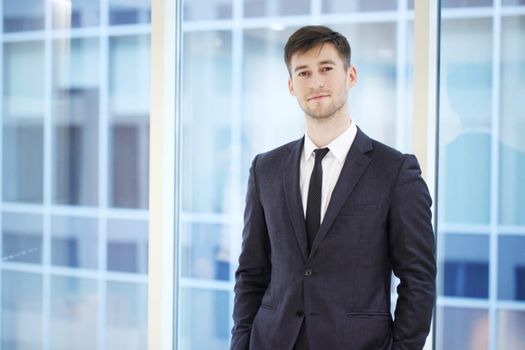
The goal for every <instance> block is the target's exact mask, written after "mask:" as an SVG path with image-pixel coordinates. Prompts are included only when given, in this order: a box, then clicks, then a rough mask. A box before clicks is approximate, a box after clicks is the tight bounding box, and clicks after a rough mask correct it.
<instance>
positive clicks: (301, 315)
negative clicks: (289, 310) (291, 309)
mask: <svg viewBox="0 0 525 350" xmlns="http://www.w3.org/2000/svg"><path fill="white" fill-rule="evenodd" d="M295 314H296V315H297V317H303V316H304V311H303V310H297V312H296V313H295Z"/></svg>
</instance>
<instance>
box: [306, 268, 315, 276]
mask: <svg viewBox="0 0 525 350" xmlns="http://www.w3.org/2000/svg"><path fill="white" fill-rule="evenodd" d="M312 272H313V271H312V269H306V270H305V271H304V275H305V276H306V277H310V276H311V275H312Z"/></svg>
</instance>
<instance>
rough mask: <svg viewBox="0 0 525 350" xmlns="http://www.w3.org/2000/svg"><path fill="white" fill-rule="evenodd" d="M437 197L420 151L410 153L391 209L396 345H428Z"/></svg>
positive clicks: (400, 349)
mask: <svg viewBox="0 0 525 350" xmlns="http://www.w3.org/2000/svg"><path fill="white" fill-rule="evenodd" d="M431 205H432V200H431V198H430V195H429V193H428V189H427V186H426V184H425V182H424V181H423V179H422V178H421V170H420V168H419V164H418V163H417V160H416V158H415V157H414V156H412V155H410V156H406V158H405V160H404V162H403V164H402V165H401V169H400V171H399V174H398V179H397V183H396V185H395V189H394V193H393V197H392V203H391V209H390V217H389V220H390V232H389V239H390V243H389V244H390V256H391V259H392V268H393V270H394V274H395V275H396V276H397V277H398V278H399V279H400V281H401V283H400V284H399V286H398V288H397V293H398V299H397V304H396V310H395V320H394V344H393V347H392V349H393V350H409V349H410V350H412V349H414V350H415V349H422V348H423V346H424V344H425V340H426V337H427V335H428V332H429V330H430V323H431V319H432V309H433V306H434V300H435V294H436V293H435V290H436V280H435V279H436V260H435V255H434V254H435V253H434V252H435V243H434V232H433V229H432V214H431V212H430V206H431Z"/></svg>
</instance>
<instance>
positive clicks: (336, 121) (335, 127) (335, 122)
mask: <svg viewBox="0 0 525 350" xmlns="http://www.w3.org/2000/svg"><path fill="white" fill-rule="evenodd" d="M351 122H352V119H350V116H349V115H348V114H346V115H339V116H333V117H330V118H324V119H315V118H312V117H310V116H306V130H307V132H308V137H310V139H311V140H312V142H313V143H314V144H315V145H316V146H317V147H318V148H324V147H326V146H327V145H328V144H329V143H330V142H332V141H333V140H334V139H336V138H337V137H338V136H339V135H341V134H342V133H343V132H344V131H345V130H346V129H348V127H350V124H351Z"/></svg>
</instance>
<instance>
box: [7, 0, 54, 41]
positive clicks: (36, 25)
mask: <svg viewBox="0 0 525 350" xmlns="http://www.w3.org/2000/svg"><path fill="white" fill-rule="evenodd" d="M3 10H4V32H6V33H9V32H22V31H30V30H43V29H44V25H45V20H44V18H45V1H44V0H3Z"/></svg>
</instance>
